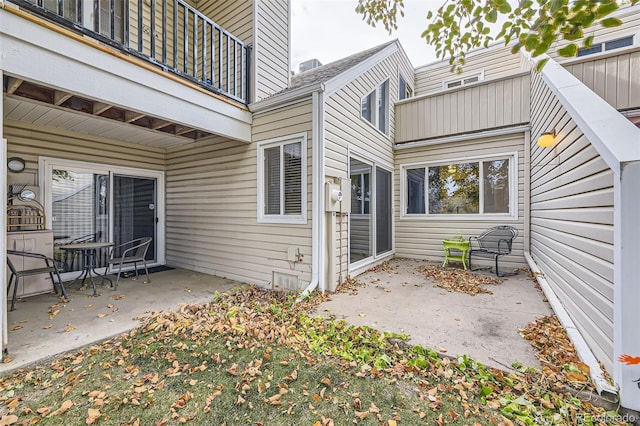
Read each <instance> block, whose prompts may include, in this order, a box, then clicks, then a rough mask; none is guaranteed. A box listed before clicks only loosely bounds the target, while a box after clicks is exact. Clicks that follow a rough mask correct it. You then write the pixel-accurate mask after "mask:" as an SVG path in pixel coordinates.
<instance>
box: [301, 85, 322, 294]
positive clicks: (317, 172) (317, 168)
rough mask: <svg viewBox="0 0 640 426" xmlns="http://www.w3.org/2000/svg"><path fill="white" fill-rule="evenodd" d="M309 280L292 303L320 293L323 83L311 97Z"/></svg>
mask: <svg viewBox="0 0 640 426" xmlns="http://www.w3.org/2000/svg"><path fill="white" fill-rule="evenodd" d="M311 99H312V100H311V106H312V113H311V114H312V118H311V144H312V145H311V157H312V158H311V190H312V196H311V281H310V282H309V284H308V285H307V287H306V288H305V289H304V290H303V291H302V293H301V294H300V296H298V298H297V299H296V302H300V301H301V300H303V299H305V298H306V297H307V296H309V295H310V294H311V292H312V291H314V290H315V289H316V288H318V287H320V291H321V292H322V293H324V291H325V282H324V263H325V259H324V258H325V250H324V247H325V246H324V244H325V242H326V235H325V232H324V222H325V214H324V197H323V194H324V85H322V84H321V85H320V86H319V90H317V91H315V92H313V93H312V98H311Z"/></svg>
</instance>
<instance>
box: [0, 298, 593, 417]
mask: <svg viewBox="0 0 640 426" xmlns="http://www.w3.org/2000/svg"><path fill="white" fill-rule="evenodd" d="M305 307H309V305H305V304H302V305H294V304H292V302H291V299H290V298H286V297H283V296H279V295H274V294H272V293H268V292H264V291H261V290H257V289H255V288H245V289H243V290H242V291H240V292H237V293H232V294H229V295H222V296H218V297H216V300H215V301H214V302H212V303H210V304H208V305H206V306H187V307H185V308H183V309H182V311H180V312H169V313H164V314H160V315H158V316H155V317H153V318H151V319H150V320H148V321H147V322H146V323H145V324H144V326H142V327H141V328H139V329H137V330H134V331H133V332H131V333H129V334H128V335H126V336H124V337H123V338H121V339H117V340H112V341H107V342H104V343H102V344H100V345H96V346H93V347H90V348H87V349H85V350H82V351H78V352H75V353H70V354H67V355H66V356H64V357H61V358H59V359H57V360H55V361H54V362H53V363H52V364H50V365H43V366H38V367H34V368H32V369H28V370H21V371H18V372H16V373H14V374H12V375H9V376H5V377H3V378H2V379H0V401H2V403H3V405H2V407H1V408H0V414H2V415H3V419H2V420H0V424H12V423H11V422H13V424H36V423H37V424H41V425H79V424H104V425H112V424H117V425H121V424H122V425H163V424H171V425H174V424H175V425H178V424H184V423H187V424H194V425H205V424H206V425H221V424H226V425H245V424H246V425H316V424H318V425H322V426H324V425H330V424H334V425H345V424H363V425H382V424H387V425H392V424H394V423H395V424H408V425H419V424H460V425H463V424H464V425H474V424H481V425H484V424H492V423H494V424H499V423H505V424H509V422H511V421H513V422H516V423H517V422H520V423H521V424H534V423H536V424H571V423H572V420H573V419H575V413H577V412H586V413H595V412H598V411H597V410H596V409H594V408H593V407H591V406H590V405H588V404H584V403H582V402H580V401H577V400H575V399H570V398H569V397H567V396H566V395H561V394H556V393H553V392H552V391H550V390H549V389H546V388H542V387H540V386H535V385H531V382H528V381H527V380H525V379H524V377H526V376H516V375H514V374H503V373H500V372H497V371H494V370H490V369H488V368H486V367H485V366H483V365H481V364H478V363H476V362H475V361H473V360H471V359H469V358H467V357H460V358H459V359H457V360H453V361H452V360H450V359H446V358H445V359H441V358H439V357H438V355H437V354H436V353H435V352H434V351H432V350H429V349H427V348H422V347H417V346H416V347H411V346H409V345H407V344H406V343H405V340H406V336H402V335H388V334H384V333H380V332H378V331H376V330H374V329H371V328H367V327H353V326H349V325H347V324H346V323H344V322H335V321H328V320H324V319H319V318H313V317H311V316H310V315H309V314H307V313H306V311H305V310H304V308H305ZM531 374H534V373H531ZM56 410H58V412H56ZM594 410H595V411H594ZM508 419H511V420H508ZM3 421H4V423H3ZM331 422H333V423H331Z"/></svg>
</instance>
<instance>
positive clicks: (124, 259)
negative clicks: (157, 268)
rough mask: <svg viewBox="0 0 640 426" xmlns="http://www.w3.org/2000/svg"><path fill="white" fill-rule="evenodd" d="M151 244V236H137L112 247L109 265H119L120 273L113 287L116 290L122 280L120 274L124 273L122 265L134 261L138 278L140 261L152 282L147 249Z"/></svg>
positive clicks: (148, 279)
mask: <svg viewBox="0 0 640 426" xmlns="http://www.w3.org/2000/svg"><path fill="white" fill-rule="evenodd" d="M149 245H151V237H143V238H136V239H135V240H131V241H127V242H126V243H122V244H120V245H119V246H115V247H113V248H112V249H111V253H110V255H109V260H108V261H107V262H108V263H109V265H113V266H115V265H118V275H117V277H116V283H115V285H114V287H113V289H114V290H117V289H118V282H119V281H120V275H121V274H122V266H123V265H125V264H127V263H133V267H134V268H135V270H136V279H138V263H139V262H142V263H143V264H144V272H145V273H146V274H147V282H149V283H150V282H151V279H150V278H149V270H148V269H147V260H146V259H145V257H146V256H147V250H149Z"/></svg>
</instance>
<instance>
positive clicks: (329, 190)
mask: <svg viewBox="0 0 640 426" xmlns="http://www.w3.org/2000/svg"><path fill="white" fill-rule="evenodd" d="M324 189H325V191H324V195H325V198H324V207H325V211H327V212H336V213H349V212H351V179H340V178H334V180H333V182H330V181H329V182H325V184H324Z"/></svg>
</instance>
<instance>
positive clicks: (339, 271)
mask: <svg viewBox="0 0 640 426" xmlns="http://www.w3.org/2000/svg"><path fill="white" fill-rule="evenodd" d="M399 71H402V73H403V75H405V76H407V75H412V71H411V64H410V63H409V62H408V61H407V59H406V57H405V56H404V55H403V54H402V52H401V51H396V52H395V53H393V54H392V55H391V56H389V57H388V58H386V59H384V60H383V61H381V62H380V63H378V64H377V65H375V66H374V67H373V68H372V69H370V70H369V71H367V72H365V73H364V74H362V75H360V76H358V77H357V78H355V79H354V80H353V81H351V82H350V83H349V84H347V85H346V86H344V87H343V88H341V89H340V90H337V91H336V92H334V93H332V94H331V95H330V96H329V97H328V99H327V100H326V106H325V173H326V175H327V176H331V177H338V178H348V177H349V175H348V171H349V149H350V148H351V149H353V152H352V154H356V155H357V154H359V153H366V154H365V157H368V158H369V159H370V160H379V161H382V162H386V163H388V164H389V165H392V164H393V157H394V156H393V137H394V132H395V126H394V109H393V105H394V103H395V102H397V101H398V87H399V84H398V82H399V80H398V77H399ZM386 79H388V80H389V108H390V111H389V136H387V135H384V134H382V133H381V132H380V131H378V130H377V129H376V128H375V127H374V126H372V125H371V124H370V123H369V122H367V121H365V120H364V119H362V118H361V117H360V101H361V99H362V97H364V96H365V95H367V94H368V93H370V92H371V91H372V90H374V89H375V88H376V87H378V86H379V85H380V84H381V83H382V82H383V81H385V80H386ZM385 168H386V167H385ZM389 171H391V172H392V171H393V170H392V169H389ZM336 228H337V229H336V236H335V237H336V238H337V240H338V244H337V250H336V251H337V253H335V257H334V256H330V259H329V261H330V262H335V265H336V269H335V270H336V276H335V277H333V278H332V277H327V280H331V279H333V280H334V282H337V281H338V280H339V279H340V278H342V279H343V280H344V279H345V278H347V274H348V267H349V264H348V256H349V245H348V244H349V243H348V240H349V238H348V236H349V218H348V216H347V215H340V217H338V218H337V226H336Z"/></svg>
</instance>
